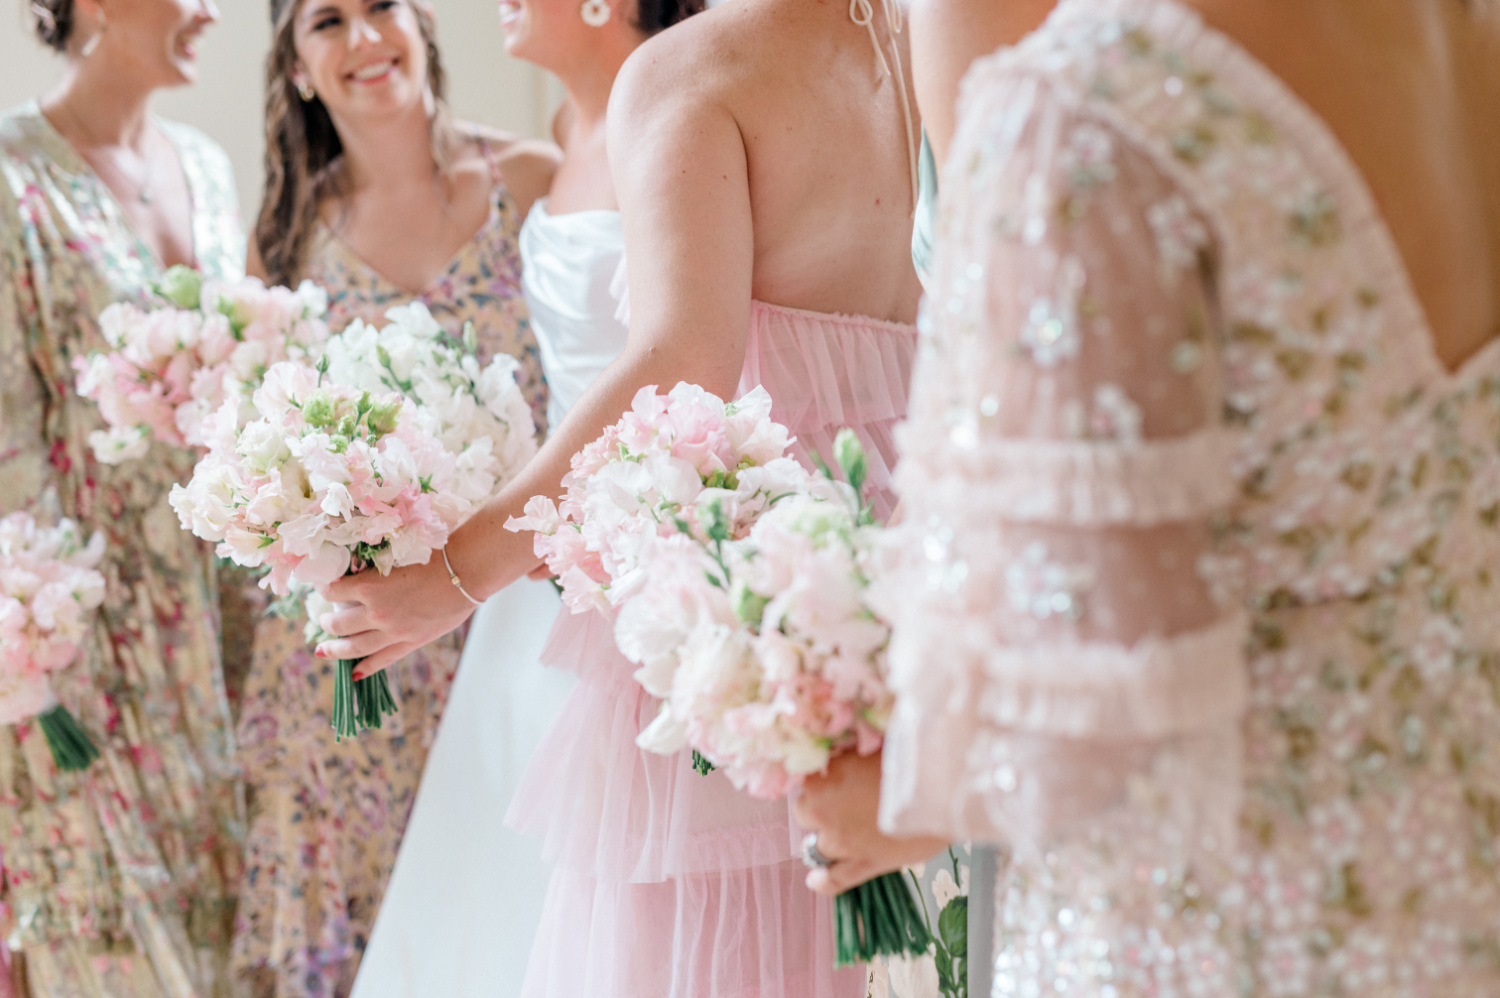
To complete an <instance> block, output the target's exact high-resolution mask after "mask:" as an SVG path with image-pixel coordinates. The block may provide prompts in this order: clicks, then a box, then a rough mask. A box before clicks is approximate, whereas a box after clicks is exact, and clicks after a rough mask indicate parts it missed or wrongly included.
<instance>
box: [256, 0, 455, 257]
mask: <svg viewBox="0 0 1500 998" xmlns="http://www.w3.org/2000/svg"><path fill="white" fill-rule="evenodd" d="M302 2H303V0H271V32H272V42H271V54H270V56H269V57H267V59H266V189H265V195H264V196H263V197H262V199H261V205H260V218H259V219H257V220H256V223H255V245H256V248H257V249H258V250H260V257H261V260H262V261H264V263H265V267H266V275H267V279H268V280H269V282H270V283H271V284H286V285H292V284H295V283H296V282H297V281H298V280H299V279H300V278H301V276H302V273H303V269H304V268H305V267H306V264H307V250H308V245H309V244H310V243H311V242H312V236H313V233H314V231H316V229H317V226H318V209H319V208H320V207H321V205H322V204H323V202H325V201H327V200H328V199H329V198H338V197H341V196H343V194H344V190H343V183H344V176H343V171H342V169H341V165H342V156H343V153H344V144H343V142H342V141H341V140H340V139H339V133H338V130H337V129H336V128H334V126H333V118H331V117H330V116H329V114H328V109H327V108H326V107H324V106H323V99H322V98H321V97H317V96H314V97H313V99H312V100H310V101H304V100H303V99H302V96H301V94H299V93H298V92H297V85H296V84H295V83H293V82H292V73H293V71H294V70H295V69H296V67H297V46H296V41H295V32H294V30H293V29H294V26H295V22H296V19H297V12H298V11H299V10H300V9H301V7H302ZM406 2H407V3H409V4H410V5H411V8H412V11H413V13H415V14H416V17H417V26H418V28H419V29H420V30H421V33H422V41H423V42H424V43H425V45H426V47H427V88H428V90H429V91H430V92H431V94H432V99H433V114H432V118H431V122H430V126H429V134H430V136H431V139H432V155H433V158H434V159H435V160H436V161H437V165H438V170H439V172H441V173H445V174H446V173H447V172H448V167H449V164H450V163H451V162H452V160H453V152H454V149H455V148H456V146H457V144H458V136H457V134H456V132H455V130H454V127H453V120H452V117H451V115H450V114H449V112H448V104H447V101H446V99H445V98H446V96H447V91H448V81H447V76H446V75H445V74H444V72H443V63H442V59H441V58H440V56H439V55H438V47H437V26H436V25H435V24H434V23H433V20H432V16H431V15H430V14H429V13H428V11H427V10H426V9H425V8H424V7H423V6H422V5H421V4H419V3H415V2H413V0H406Z"/></svg>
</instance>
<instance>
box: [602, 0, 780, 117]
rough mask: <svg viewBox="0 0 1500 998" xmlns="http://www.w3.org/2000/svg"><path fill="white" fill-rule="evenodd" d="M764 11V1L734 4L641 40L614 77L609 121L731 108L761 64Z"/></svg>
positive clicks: (766, 22)
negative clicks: (687, 111) (738, 94)
mask: <svg viewBox="0 0 1500 998" xmlns="http://www.w3.org/2000/svg"><path fill="white" fill-rule="evenodd" d="M766 6H767V4H766V3H765V2H764V0H735V2H734V3H729V4H723V5H721V6H718V7H714V8H712V9H710V10H707V11H704V12H703V13H701V14H697V15H695V16H693V17H690V18H688V19H687V20H686V21H683V22H681V23H679V24H675V25H673V26H672V27H670V28H668V29H667V30H666V31H663V32H661V33H660V34H657V35H654V36H652V37H651V38H649V39H647V40H646V42H645V43H643V44H642V45H641V46H640V47H639V48H637V49H636V50H635V52H633V53H632V54H631V56H630V58H629V59H627V60H625V65H624V66H622V67H621V68H620V74H619V76H618V77H616V78H615V86H614V89H613V90H612V91H611V93H610V100H609V109H610V118H611V120H612V121H613V120H614V119H615V118H616V117H628V118H642V117H644V118H647V119H650V118H658V119H659V118H665V117H670V116H672V115H675V114H677V113H679V112H680V111H681V110H683V109H684V108H688V107H712V106H714V105H720V106H728V105H730V104H732V101H733V97H734V94H735V93H736V91H737V90H738V89H739V87H740V85H742V84H743V83H744V82H745V81H746V79H747V78H748V77H750V76H752V75H754V73H755V72H756V69H757V67H758V65H759V64H760V63H761V61H762V60H761V58H760V56H761V54H762V51H763V49H764V48H765V45H766V42H767V40H768V39H767V37H766V36H767V34H768V32H767V31H766V30H764V29H765V28H766V27H768V26H769V18H768V16H767V13H766V12H765V10H764V8H765V7H766ZM612 131H613V129H612Z"/></svg>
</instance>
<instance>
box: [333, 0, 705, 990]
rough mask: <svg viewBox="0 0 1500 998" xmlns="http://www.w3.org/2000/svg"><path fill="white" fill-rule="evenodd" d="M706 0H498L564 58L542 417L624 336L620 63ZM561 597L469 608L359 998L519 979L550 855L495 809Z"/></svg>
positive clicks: (547, 242) (532, 288) (531, 296)
mask: <svg viewBox="0 0 1500 998" xmlns="http://www.w3.org/2000/svg"><path fill="white" fill-rule="evenodd" d="M701 9H702V2H701V0H587V2H585V3H583V4H582V6H581V7H579V6H575V5H572V4H567V5H556V4H553V5H546V4H542V3H538V2H534V0H501V3H500V19H501V26H502V27H503V28H504V30H505V35H506V41H505V46H506V50H507V51H508V52H509V53H510V54H511V55H514V56H516V57H518V58H522V59H526V60H528V61H530V62H534V63H536V64H538V65H540V66H542V67H543V68H545V69H548V70H551V71H552V72H554V73H556V74H557V75H558V77H559V78H560V79H561V80H562V83H563V86H564V88H565V89H566V91H567V95H568V99H567V101H566V102H565V103H564V105H563V107H562V110H560V111H559V112H558V114H557V118H556V119H555V121H554V122H553V136H554V138H555V139H556V140H557V142H558V144H559V145H561V146H562V148H563V153H564V155H563V162H562V165H561V166H560V167H559V168H558V171H557V174H556V178H555V179H554V181H553V184H552V189H551V192H550V193H549V195H548V197H546V198H543V199H541V200H539V201H538V202H537V203H536V205H535V207H533V208H532V210H531V214H530V215H529V216H528V217H527V219H526V224H525V225H524V226H523V227H522V229H521V261H522V284H523V288H524V290H525V294H526V303H527V305H528V306H529V308H530V311H531V324H532V329H533V331H534V332H535V334H536V338H537V342H538V344H539V346H540V348H541V355H542V367H543V369H544V371H545V373H546V376H547V383H548V386H549V387H550V389H551V401H550V403H549V406H548V412H547V417H548V423H549V425H551V426H557V425H559V424H560V423H561V422H562V419H563V416H564V415H565V414H566V413H567V410H568V409H569V407H571V406H572V404H573V403H574V402H575V401H576V400H577V399H578V397H579V396H580V395H582V394H583V392H584V390H585V389H587V388H588V386H589V385H590V384H591V383H592V382H593V380H594V378H596V377H597V376H598V375H599V374H600V372H602V371H603V370H604V369H605V368H606V367H607V366H608V365H609V363H610V362H611V361H612V360H614V359H615V356H616V355H617V354H618V353H619V352H620V350H621V348H622V347H623V346H624V345H625V334H626V327H625V325H624V323H623V322H622V321H621V318H620V316H621V315H622V314H623V313H622V310H621V308H620V301H619V298H618V295H619V294H623V291H624V283H623V280H621V281H618V282H617V281H616V275H617V274H619V273H620V272H621V270H622V267H623V263H624V255H625V240H624V235H623V233H622V231H621V228H620V213H619V210H618V207H617V205H616V203H615V194H614V186H613V184H612V183H611V182H610V178H609V163H608V160H607V159H606V157H605V152H604V114H605V109H606V107H607V105H608V103H609V91H610V87H611V85H612V84H613V82H614V76H615V73H616V72H617V71H618V70H619V67H620V65H621V63H623V62H624V61H625V58H626V56H628V55H629V54H630V53H631V52H632V51H634V49H635V47H636V46H637V45H639V44H640V43H641V42H643V41H645V39H646V38H647V37H648V36H649V35H650V34H654V33H655V32H656V31H659V30H661V29H663V28H666V27H668V26H670V25H671V24H673V23H675V22H676V21H678V20H681V19H682V18H683V17H686V16H687V15H688V14H691V13H695V12H696V11H697V10H701ZM559 12H562V14H564V15H566V16H560V13H559ZM612 286H613V287H614V288H615V289H617V290H612ZM560 607H561V602H560V600H559V599H558V597H557V594H556V590H555V589H554V587H553V585H552V583H551V582H550V581H540V580H534V579H522V580H520V581H519V582H517V583H515V584H514V585H511V586H510V587H508V588H506V589H504V590H502V591H501V592H499V593H497V594H496V595H494V596H492V597H491V598H490V599H489V600H487V601H486V602H485V603H484V605H483V606H481V607H480V608H479V609H478V611H476V612H475V614H474V618H473V622H472V624H471V626H470V630H469V636H468V640H467V642H466V643H465V645H464V653H463V659H462V661H461V662H460V664H459V668H458V675H457V677H456V678H455V680H454V685H453V692H452V693H451V695H450V697H449V700H448V708H447V711H446V712H445V714H444V715H443V721H442V725H441V727H440V728H439V729H438V735H437V740H436V742H435V743H434V744H433V747H432V752H431V754H429V755H428V757H427V767H426V769H425V771H424V772H423V776H422V787H421V790H420V791H419V793H418V795H417V802H416V805H415V808H414V810H413V812H412V817H411V821H410V823H409V824H408V825H407V830H406V838H405V840H404V841H403V843H402V845H401V852H400V855H399V856H398V858H397V860H396V868H395V871H394V872H393V873H392V875H391V880H390V884H389V886H388V887H387V888H386V893H385V900H384V902H383V904H382V906H381V910H380V914H379V916H378V918H377V919H376V922H375V928H374V931H373V932H372V934H371V937H370V942H369V946H368V947H367V948H366V951H365V955H364V959H363V961H362V962H361V964H360V969H359V976H358V978H357V979H356V980H355V982H354V990H353V995H352V998H429V996H442V998H471V996H472V998H479V996H484V998H513V996H515V995H517V994H519V992H520V989H521V980H522V978H523V977H524V976H525V973H526V963H527V959H528V957H529V955H530V952H531V941H532V937H533V936H534V935H535V933H536V927H537V923H538V921H539V920H540V918H541V910H542V901H543V898H544V897H545V895H546V891H547V882H548V879H549V877H550V870H549V869H548V868H547V866H546V864H545V863H544V862H543V860H542V855H541V845H540V843H539V842H537V841H536V840H535V839H532V838H530V837H528V836H524V835H521V834H520V833H518V832H514V831H511V830H510V829H508V828H505V827H504V825H503V823H502V819H503V818H504V815H505V810H506V807H507V806H508V805H509V803H510V799H511V796H512V794H513V793H514V791H515V787H516V784H517V782H518V781H519V779H520V777H521V774H522V773H523V772H524V771H525V769H526V763H527V761H528V760H529V759H530V757H531V753H532V752H533V751H534V750H535V748H536V746H537V744H538V742H540V741H541V737H542V735H543V734H544V733H545V732H546V730H547V729H548V728H549V727H550V726H551V724H552V721H553V719H554V718H555V717H556V716H557V713H558V711H559V709H560V708H561V706H562V702H563V700H564V698H565V697H566V696H567V694H568V691H569V689H570V688H571V686H572V684H573V682H574V677H573V676H572V675H571V674H569V673H567V672H565V671H563V670H561V669H549V668H544V667H543V666H542V665H541V664H540V662H539V660H540V658H541V657H542V652H543V646H544V645H545V643H546V639H547V635H548V633H549V632H550V631H551V629H552V623H553V621H554V619H555V618H556V616H557V613H558V610H559V609H560Z"/></svg>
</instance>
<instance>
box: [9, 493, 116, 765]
mask: <svg viewBox="0 0 1500 998" xmlns="http://www.w3.org/2000/svg"><path fill="white" fill-rule="evenodd" d="M103 556H104V535H103V534H95V535H94V536H93V537H92V538H90V539H89V541H88V543H87V544H85V543H84V541H83V535H82V534H81V533H80V532H79V529H78V525H77V524H76V523H74V522H73V521H72V520H62V521H61V522H59V523H58V524H57V526H55V527H42V526H39V525H38V524H37V523H36V521H35V520H34V519H33V518H32V517H31V516H30V514H27V513H12V514H10V515H9V516H7V517H5V518H3V519H0V724H15V723H16V722H17V721H23V720H25V719H27V718H29V717H36V718H37V719H38V721H39V722H40V725H41V729H42V733H43V734H44V735H45V736H46V738H47V745H48V747H50V748H51V750H52V759H53V761H54V762H55V763H56V764H57V768H58V769H62V770H75V771H76V770H82V769H87V768H88V765H89V763H91V762H93V761H94V760H95V759H97V758H98V757H99V751H98V749H96V748H95V747H94V744H93V742H91V741H90V740H89V737H88V735H87V734H86V733H85V732H84V730H83V729H82V728H81V727H79V725H78V721H77V720H76V719H75V718H74V717H73V715H72V714H71V713H69V711H68V709H67V708H66V707H63V706H62V705H60V704H59V703H58V702H57V698H56V697H55V696H54V695H53V693H52V685H51V683H50V682H49V681H48V679H47V674H48V673H49V672H54V671H56V670H58V669H61V668H63V667H65V666H67V665H69V664H71V663H72V662H73V660H74V659H76V658H77V657H78V652H79V649H80V648H81V647H82V645H83V642H84V640H85V638H86V636H87V633H88V627H89V615H90V613H91V612H92V611H93V610H94V609H95V608H96V607H98V606H99V605H100V604H101V603H103V602H104V576H102V575H100V574H99V573H98V572H97V571H95V570H94V566H95V565H97V564H99V560H100V559H101V558H102V557H103Z"/></svg>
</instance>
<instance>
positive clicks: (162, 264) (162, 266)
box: [31, 101, 203, 274]
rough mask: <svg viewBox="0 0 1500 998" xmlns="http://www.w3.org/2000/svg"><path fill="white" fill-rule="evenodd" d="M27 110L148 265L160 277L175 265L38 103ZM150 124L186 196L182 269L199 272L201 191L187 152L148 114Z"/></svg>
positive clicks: (158, 120)
mask: <svg viewBox="0 0 1500 998" xmlns="http://www.w3.org/2000/svg"><path fill="white" fill-rule="evenodd" d="M31 110H32V111H33V112H34V113H35V114H36V117H37V120H38V121H40V122H41V123H42V127H43V128H44V129H46V131H47V135H48V137H49V138H50V139H52V141H53V142H54V143H55V144H56V145H58V146H59V147H60V148H61V149H63V150H64V151H66V153H67V155H68V156H70V157H72V162H71V163H70V164H67V165H69V166H71V167H72V168H73V170H72V172H74V173H76V174H79V175H82V176H85V177H88V178H89V179H90V181H92V183H93V184H94V185H95V186H96V187H98V189H99V191H100V194H101V196H102V197H103V198H107V199H108V200H109V202H110V203H111V204H113V205H114V208H115V212H116V214H117V215H118V216H119V218H120V226H121V228H123V229H124V230H125V233H126V235H128V236H129V237H130V238H131V239H133V240H135V244H136V246H138V247H139V248H140V249H142V250H144V251H145V256H146V259H148V260H150V261H151V265H152V266H153V267H155V268H156V272H157V273H158V274H164V273H166V272H167V270H169V269H170V268H171V267H173V266H177V265H176V264H168V263H167V262H166V260H165V259H163V258H162V257H161V256H159V255H158V254H157V252H156V250H155V249H153V248H152V246H151V244H150V243H149V242H147V241H146V237H145V236H143V235H141V233H140V230H139V229H137V228H136V227H135V223H134V222H132V221H131V220H130V215H129V214H128V213H127V212H126V211H125V202H123V201H121V200H120V198H119V196H118V195H117V194H115V192H114V191H113V190H111V189H110V186H109V185H108V184H106V183H105V182H104V178H103V177H101V176H99V172H98V171H97V170H95V169H94V167H93V166H92V165H91V164H90V163H89V161H88V160H87V159H86V158H84V155H83V153H81V152H79V151H78V148H77V147H76V146H74V145H73V143H71V142H69V141H68V137H67V136H66V135H64V134H63V133H62V132H60V131H58V128H57V126H56V125H54V124H52V119H50V118H48V117H47V115H46V114H45V113H44V112H43V111H42V105H41V102H40V101H32V102H31ZM150 123H151V125H152V126H153V127H155V129H156V130H157V131H158V132H160V133H161V134H162V136H163V137H164V138H165V139H166V140H167V141H168V142H169V143H171V146H172V150H173V152H175V153H176V154H177V168H178V169H179V170H181V171H182V182H183V186H184V187H185V188H186V189H187V195H188V239H189V240H190V242H191V248H192V255H191V257H190V259H189V260H188V262H187V263H186V264H184V266H187V267H191V268H192V269H193V270H200V271H201V270H202V269H203V268H202V265H201V264H202V261H201V260H200V259H199V257H198V242H199V240H198V206H199V204H201V202H202V192H201V191H199V190H197V189H196V188H195V187H194V185H193V172H192V171H191V170H189V169H188V165H187V153H186V151H185V150H184V148H183V146H182V143H180V142H178V141H177V138H176V137H175V136H174V135H173V134H172V129H170V128H168V127H165V126H166V123H165V122H163V121H162V120H161V119H160V118H157V117H156V116H155V115H151V117H150Z"/></svg>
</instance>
